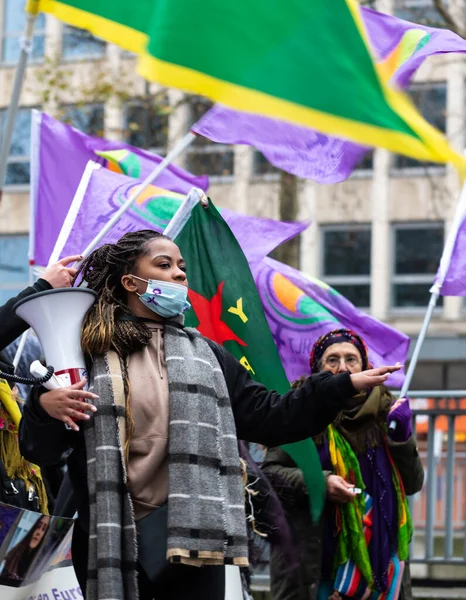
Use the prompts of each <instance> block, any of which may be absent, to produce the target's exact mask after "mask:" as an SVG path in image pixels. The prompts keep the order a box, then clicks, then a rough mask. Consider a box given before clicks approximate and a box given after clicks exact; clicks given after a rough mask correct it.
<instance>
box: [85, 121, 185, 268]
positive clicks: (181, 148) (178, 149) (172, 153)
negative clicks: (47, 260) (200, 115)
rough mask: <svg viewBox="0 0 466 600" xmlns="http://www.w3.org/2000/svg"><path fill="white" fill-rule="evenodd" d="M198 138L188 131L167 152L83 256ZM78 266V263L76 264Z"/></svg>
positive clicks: (87, 253)
mask: <svg viewBox="0 0 466 600" xmlns="http://www.w3.org/2000/svg"><path fill="white" fill-rule="evenodd" d="M195 139H196V135H195V134H194V133H191V132H189V133H187V134H186V135H185V136H184V137H183V139H182V140H180V141H179V142H178V144H176V146H175V147H174V148H173V149H172V150H171V151H170V152H169V153H168V154H167V156H166V157H165V158H164V159H163V161H162V162H161V163H160V164H159V165H157V166H156V167H155V169H154V170H153V171H152V172H151V173H150V174H149V175H148V176H147V177H146V178H145V179H144V181H143V182H142V184H141V185H140V186H139V187H138V188H137V189H136V190H135V191H134V192H133V193H132V194H131V195H130V197H129V198H128V200H126V202H125V203H124V204H123V206H122V207H121V208H120V209H119V210H118V211H117V212H116V213H115V214H114V215H113V217H112V218H111V219H110V220H109V221H108V223H107V224H106V225H105V226H104V227H102V229H101V230H100V231H99V233H98V234H97V235H96V236H95V238H94V239H93V240H92V241H91V242H90V243H89V245H88V246H87V248H85V249H84V251H83V252H82V257H83V258H87V257H88V256H89V254H90V253H91V252H92V251H93V250H94V249H95V248H96V246H97V245H98V243H99V242H100V241H101V240H102V239H103V238H104V236H105V235H106V234H107V233H108V232H109V231H110V229H112V227H113V226H114V225H115V223H117V222H118V220H119V219H120V217H121V216H122V215H124V214H125V212H126V211H127V210H128V209H129V208H131V205H132V204H133V203H134V201H135V200H136V199H137V197H138V196H139V195H140V194H141V193H142V192H143V191H144V190H145V189H146V188H147V187H148V186H149V185H150V184H151V183H152V182H153V181H154V180H155V179H157V177H158V176H159V175H160V173H161V172H162V171H163V170H164V169H165V168H166V167H168V165H169V164H170V163H172V162H173V161H174V160H175V158H177V157H178V156H179V155H180V154H181V153H182V152H183V151H184V150H185V149H186V148H187V147H188V146H189V145H190V144H191V143H192V142H193V141H194V140H195ZM77 264H79V263H77ZM75 266H76V265H75Z"/></svg>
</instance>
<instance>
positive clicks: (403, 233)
mask: <svg viewBox="0 0 466 600" xmlns="http://www.w3.org/2000/svg"><path fill="white" fill-rule="evenodd" d="M393 236H394V243H393V248H394V259H393V277H392V306H393V307H394V308H419V307H421V308H425V307H426V306H427V303H428V302H429V290H430V288H431V287H432V284H433V282H434V278H435V274H436V273H437V269H438V265H439V262H440V257H441V255H442V250H443V239H444V225H443V223H423V224H413V223H409V224H408V223H403V224H399V225H395V226H394V228H393ZM441 304H442V297H440V298H439V305H440V306H441Z"/></svg>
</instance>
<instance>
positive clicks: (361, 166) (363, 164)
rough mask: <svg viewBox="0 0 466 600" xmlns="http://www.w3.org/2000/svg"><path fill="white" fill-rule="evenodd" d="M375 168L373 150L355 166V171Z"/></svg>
mask: <svg viewBox="0 0 466 600" xmlns="http://www.w3.org/2000/svg"><path fill="white" fill-rule="evenodd" d="M373 168H374V150H371V151H370V152H368V153H367V154H366V156H364V158H362V159H361V160H360V161H359V162H358V164H357V165H356V166H355V167H354V169H355V171H372V169H373Z"/></svg>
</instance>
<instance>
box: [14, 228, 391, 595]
mask: <svg viewBox="0 0 466 600" xmlns="http://www.w3.org/2000/svg"><path fill="white" fill-rule="evenodd" d="M77 279H78V281H81V280H82V281H85V282H86V283H87V287H88V288H89V289H91V290H94V291H95V292H97V294H98V299H97V302H96V303H95V304H94V306H93V307H92V308H91V309H90V310H89V312H88V313H87V315H86V318H85V321H84V325H83V328H82V338H81V341H82V347H83V350H84V352H85V353H86V355H87V356H88V359H89V365H88V370H89V390H88V391H85V390H84V389H82V388H83V386H84V383H85V382H84V381H83V382H81V383H80V384H78V385H75V386H72V387H70V388H67V389H58V390H52V391H46V390H44V389H43V388H42V389H37V390H36V391H35V393H34V394H33V395H32V397H31V398H30V400H29V402H28V404H27V405H26V407H25V410H24V417H23V420H22V426H21V434H20V435H21V448H22V451H23V453H24V455H25V457H26V458H28V459H29V460H31V461H34V462H35V463H37V464H39V465H44V464H48V463H50V462H52V463H53V462H54V461H56V460H57V458H58V457H59V456H61V455H62V454H63V453H64V452H65V451H69V450H70V449H71V450H72V451H71V453H70V454H69V458H68V465H69V473H70V477H71V480H72V483H73V488H74V493H75V497H76V502H77V506H78V519H77V522H76V524H75V528H74V536H73V547H72V549H73V563H74V566H75V570H76V574H77V577H78V579H79V582H80V585H81V588H82V591H83V593H84V596H85V598H86V599H87V600H100V599H103V598H115V599H119V600H133V599H134V598H137V597H138V595H139V598H140V600H149V599H152V598H154V597H156V598H160V599H167V598H176V599H177V600H187V599H188V598H189V600H196V599H201V598H209V600H223V598H224V588H225V569H224V568H222V567H223V565H225V564H233V565H239V566H242V565H247V564H248V551H247V542H248V540H247V534H246V523H245V513H244V494H243V486H242V471H241V467H240V460H239V456H238V445H237V438H241V439H244V440H247V441H254V442H258V443H261V444H264V445H267V446H277V445H282V444H287V443H292V442H295V441H299V440H302V439H305V438H307V437H309V436H313V435H315V434H317V433H319V432H321V431H323V430H324V429H325V427H326V426H327V425H328V424H330V423H331V422H332V421H333V420H334V418H335V417H336V415H337V414H338V413H339V412H340V411H341V410H343V409H344V408H346V407H347V406H349V403H350V400H351V398H352V397H353V396H354V395H356V394H357V393H358V392H359V391H361V390H365V389H369V388H373V387H374V386H377V385H381V384H382V383H384V382H385V381H386V379H387V377H388V376H389V374H390V373H392V372H393V371H396V370H397V369H398V368H399V367H397V366H390V367H381V368H378V369H372V370H368V371H364V372H361V373H357V374H354V375H352V374H350V373H343V374H339V375H333V374H331V373H320V374H318V375H313V376H311V377H309V378H308V379H307V380H306V381H305V382H304V383H303V386H302V387H301V388H300V389H296V390H290V391H289V392H288V393H286V394H284V395H279V394H278V393H276V392H273V391H268V390H267V389H266V388H265V387H264V386H262V385H261V384H259V383H257V382H255V381H253V380H252V379H251V378H250V376H249V373H248V371H247V370H246V369H245V368H244V367H243V366H242V365H241V364H240V363H239V362H238V361H237V360H236V358H234V357H233V356H232V355H231V354H229V353H228V352H227V351H226V350H225V349H224V348H222V347H221V346H219V345H218V344H216V343H214V342H212V341H210V340H208V339H207V338H205V337H203V336H202V335H201V334H200V333H199V332H197V331H196V330H194V329H190V328H184V326H183V321H184V318H183V312H184V311H185V310H186V309H187V308H189V306H190V305H189V302H188V300H187V294H188V281H187V274H186V265H185V262H184V260H183V257H182V256H181V253H180V250H179V248H178V246H176V245H175V244H174V243H173V242H172V241H171V240H170V239H168V238H167V237H165V236H163V235H161V234H158V233H155V232H153V231H149V230H144V231H139V232H133V233H127V234H126V235H124V236H123V237H122V238H121V239H120V240H119V241H118V243H116V244H106V245H104V246H102V247H101V248H99V249H98V250H96V251H94V252H93V253H92V254H91V255H90V256H89V257H88V258H87V259H86V260H84V262H83V263H82V265H81V267H80V269H79V271H78V273H77ZM81 400H86V402H87V404H83V403H82V402H81ZM64 423H65V424H67V425H68V426H69V427H68V428H66V427H65V426H64ZM80 425H82V426H81V427H80ZM198 567H201V568H198Z"/></svg>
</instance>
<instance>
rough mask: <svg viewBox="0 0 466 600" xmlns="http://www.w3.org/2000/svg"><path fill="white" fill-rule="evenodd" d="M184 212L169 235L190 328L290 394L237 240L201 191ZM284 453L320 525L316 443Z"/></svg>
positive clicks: (320, 485) (288, 447) (320, 489)
mask: <svg viewBox="0 0 466 600" xmlns="http://www.w3.org/2000/svg"><path fill="white" fill-rule="evenodd" d="M201 198H203V199H204V204H203V203H202V202H201V201H200V200H201ZM190 201H191V204H189V202H190ZM184 207H186V209H185V212H184V214H183V215H181V216H180V215H176V216H175V217H174V220H173V223H170V224H169V226H168V228H167V230H166V233H167V234H168V235H169V236H170V237H172V239H174V241H175V242H176V244H177V245H178V246H179V248H180V250H181V253H182V255H183V258H184V259H185V260H186V264H187V270H188V281H189V301H190V302H191V305H192V308H191V309H190V310H189V311H188V312H187V313H186V314H185V317H186V320H185V323H186V325H187V326H189V327H196V328H197V329H198V330H199V331H200V333H202V335H204V336H205V337H208V338H210V339H211V340H213V341H214V342H217V343H218V344H220V345H221V346H224V347H225V348H226V349H227V350H228V351H229V352H231V353H232V354H233V355H234V356H235V357H236V358H237V359H238V360H239V361H240V363H241V364H242V365H243V366H244V367H245V369H247V370H248V371H249V373H250V375H251V377H252V378H253V379H255V380H257V381H260V382H261V383H262V384H264V385H265V387H266V388H267V389H269V390H277V391H278V392H280V393H284V392H286V391H288V390H289V389H290V384H289V381H288V379H287V376H286V374H285V370H284V368H283V365H282V363H281V360H280V357H279V355H278V351H277V347H276V346H275V343H274V340H273V337H272V333H271V331H270V328H269V325H268V323H267V320H266V317H265V314H264V310H263V308H262V303H261V299H260V297H259V294H258V291H257V288H256V285H255V283H254V279H253V276H252V274H251V271H250V269H249V264H248V261H247V259H246V257H245V256H244V254H243V251H242V250H241V247H240V245H239V244H238V242H237V240H236V238H235V236H234V235H233V233H232V231H231V229H230V228H229V226H228V225H227V223H226V222H225V221H224V220H223V218H222V217H221V215H220V213H219V212H218V211H217V210H216V208H215V206H214V205H213V204H212V203H211V201H210V200H209V201H207V199H206V197H205V195H204V194H203V192H202V191H201V190H196V189H194V190H192V191H191V193H190V195H189V196H188V199H187V200H186V202H185V205H184ZM182 212H183V207H182V208H181V209H180V214H181V213H182ZM175 221H178V222H179V223H180V225H179V226H178V225H176V224H175ZM284 449H285V450H286V452H288V454H289V455H290V456H291V457H292V458H293V460H294V461H295V462H296V463H297V464H298V466H299V467H300V468H301V469H302V471H303V473H304V477H305V480H306V483H307V486H308V489H310V490H311V489H312V490H313V492H312V494H310V496H312V501H311V514H312V516H313V519H314V520H317V519H318V518H319V517H320V514H321V511H322V508H323V503H324V488H325V485H324V479H323V476H322V469H321V465H320V461H319V458H318V456H317V451H316V448H315V445H314V442H313V441H312V440H311V439H308V440H305V441H303V442H298V443H295V444H288V445H286V446H284Z"/></svg>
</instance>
